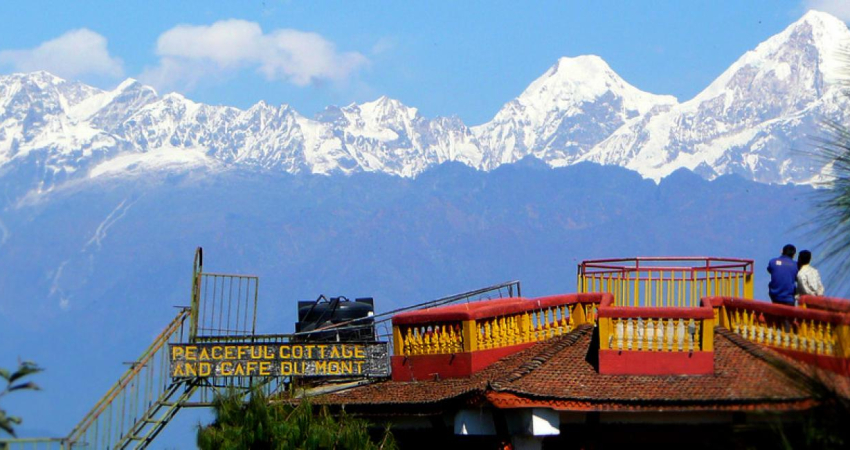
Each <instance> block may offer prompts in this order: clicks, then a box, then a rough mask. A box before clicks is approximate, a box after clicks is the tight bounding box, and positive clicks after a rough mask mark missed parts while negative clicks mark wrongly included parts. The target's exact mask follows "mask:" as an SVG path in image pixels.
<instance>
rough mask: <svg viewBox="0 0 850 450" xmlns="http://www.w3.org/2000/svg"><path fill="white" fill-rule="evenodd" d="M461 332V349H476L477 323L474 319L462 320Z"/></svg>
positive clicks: (472, 350) (467, 350) (470, 350)
mask: <svg viewBox="0 0 850 450" xmlns="http://www.w3.org/2000/svg"><path fill="white" fill-rule="evenodd" d="M461 332H462V333H463V351H464V352H474V351H476V350H478V324H477V323H476V322H475V320H474V319H473V320H464V321H463V325H462V330H461Z"/></svg>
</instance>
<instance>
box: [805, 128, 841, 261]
mask: <svg viewBox="0 0 850 450" xmlns="http://www.w3.org/2000/svg"><path fill="white" fill-rule="evenodd" d="M823 126H824V135H823V136H822V137H820V138H819V139H818V143H819V145H818V152H817V153H816V154H815V155H814V156H813V157H814V159H815V160H818V161H820V162H822V163H825V164H828V165H829V167H830V172H831V177H829V179H828V180H827V181H825V182H823V183H820V184H819V185H818V187H820V188H823V189H819V190H818V191H817V193H816V196H817V203H816V208H817V217H816V220H815V223H817V224H818V230H817V232H818V233H820V234H821V239H822V240H821V245H822V246H823V248H824V255H823V258H824V259H825V260H834V261H835V262H836V263H837V264H838V269H839V270H838V273H839V274H841V275H843V274H846V273H848V272H850V258H847V255H848V253H850V129H848V127H847V126H846V125H843V124H840V123H838V122H825V123H824V124H823ZM839 276H840V275H839Z"/></svg>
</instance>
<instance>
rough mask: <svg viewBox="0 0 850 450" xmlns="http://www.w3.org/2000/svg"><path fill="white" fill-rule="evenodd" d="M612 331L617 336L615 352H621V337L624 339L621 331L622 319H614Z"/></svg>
mask: <svg viewBox="0 0 850 450" xmlns="http://www.w3.org/2000/svg"><path fill="white" fill-rule="evenodd" d="M614 330H615V335H616V336H617V350H620V351H622V350H623V337H624V334H625V332H624V330H623V319H614Z"/></svg>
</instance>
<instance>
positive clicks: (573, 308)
mask: <svg viewBox="0 0 850 450" xmlns="http://www.w3.org/2000/svg"><path fill="white" fill-rule="evenodd" d="M570 317H572V318H573V326H576V327H577V326H579V325H583V324H585V323H587V317H586V316H585V314H584V305H583V304H581V303H579V302H576V303H573V304H572V305H570Z"/></svg>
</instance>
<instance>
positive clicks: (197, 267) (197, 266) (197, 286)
mask: <svg viewBox="0 0 850 450" xmlns="http://www.w3.org/2000/svg"><path fill="white" fill-rule="evenodd" d="M203 270H204V249H203V248H201V247H198V248H197V249H196V250H195V263H194V265H193V267H192V302H191V304H190V308H191V309H190V310H189V341H194V340H195V337H196V336H197V335H198V312H199V309H200V303H201V273H202V272H203Z"/></svg>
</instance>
